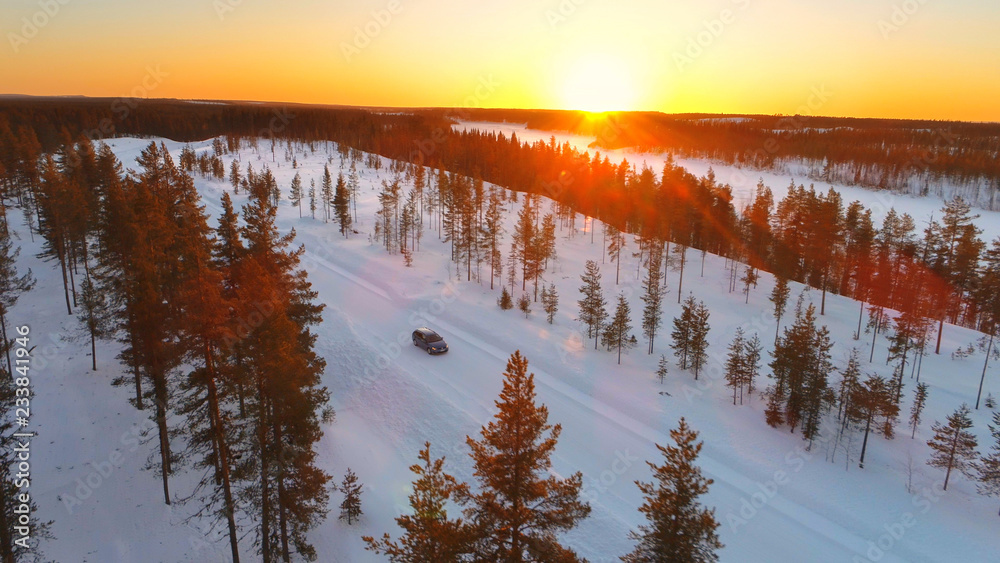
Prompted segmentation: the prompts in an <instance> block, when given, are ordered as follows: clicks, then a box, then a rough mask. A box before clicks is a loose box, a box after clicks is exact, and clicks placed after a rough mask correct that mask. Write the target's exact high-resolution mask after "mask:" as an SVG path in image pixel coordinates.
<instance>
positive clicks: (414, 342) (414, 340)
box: [413, 338, 417, 346]
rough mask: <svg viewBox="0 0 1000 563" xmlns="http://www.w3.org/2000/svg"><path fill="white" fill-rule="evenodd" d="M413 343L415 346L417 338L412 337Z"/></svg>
mask: <svg viewBox="0 0 1000 563" xmlns="http://www.w3.org/2000/svg"><path fill="white" fill-rule="evenodd" d="M413 345H414V346H417V339H416V338H414V339H413Z"/></svg>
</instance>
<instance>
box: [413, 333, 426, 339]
mask: <svg viewBox="0 0 1000 563" xmlns="http://www.w3.org/2000/svg"><path fill="white" fill-rule="evenodd" d="M413 337H414V338H416V339H417V340H423V339H424V335H423V334H421V333H419V332H414V333H413Z"/></svg>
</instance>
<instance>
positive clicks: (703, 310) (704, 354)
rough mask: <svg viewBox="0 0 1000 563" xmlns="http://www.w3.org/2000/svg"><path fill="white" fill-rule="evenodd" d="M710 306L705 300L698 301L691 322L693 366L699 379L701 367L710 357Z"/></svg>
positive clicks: (691, 358) (695, 375)
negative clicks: (707, 305) (706, 304)
mask: <svg viewBox="0 0 1000 563" xmlns="http://www.w3.org/2000/svg"><path fill="white" fill-rule="evenodd" d="M708 317H709V313H708V307H706V306H705V303H704V302H703V301H699V302H698V306H697V307H696V308H695V309H694V311H693V316H692V324H691V344H690V346H691V350H690V352H689V353H690V360H691V367H692V368H694V378H695V380H697V379H698V373H699V372H701V367H702V366H703V365H704V364H705V361H706V360H707V359H708V331H709V328H710V327H709V325H708Z"/></svg>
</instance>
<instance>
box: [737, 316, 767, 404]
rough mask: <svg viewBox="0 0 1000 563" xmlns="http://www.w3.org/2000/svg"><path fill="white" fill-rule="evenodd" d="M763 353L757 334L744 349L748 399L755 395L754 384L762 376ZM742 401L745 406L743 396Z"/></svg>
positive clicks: (748, 340)
mask: <svg viewBox="0 0 1000 563" xmlns="http://www.w3.org/2000/svg"><path fill="white" fill-rule="evenodd" d="M763 351H764V350H763V347H762V346H761V343H760V337H759V336H757V333H756V332H755V333H753V336H752V337H750V338H749V339H747V340H746V343H745V345H744V348H743V359H744V364H743V368H744V371H743V384H744V385H746V389H747V390H746V394H747V396H748V397H749V396H750V395H752V394H753V390H754V384H755V383H756V381H757V376H759V375H760V359H761V354H762V353H763ZM740 401H741V402H740V404H743V403H742V395H741V397H740Z"/></svg>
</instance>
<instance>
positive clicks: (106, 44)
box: [0, 0, 1000, 121]
mask: <svg viewBox="0 0 1000 563" xmlns="http://www.w3.org/2000/svg"><path fill="white" fill-rule="evenodd" d="M345 3H346V2H332V1H320V0H292V1H287V0H286V1H284V2H276V1H267V0H174V1H172V2H155V3H154V2H135V1H127V0H34V1H31V0H5V1H4V2H3V3H2V4H0V22H2V23H0V29H2V31H3V33H4V36H5V40H6V41H5V42H6V45H3V46H2V47H0V53H2V54H0V69H2V72H0V92H2V93H19V94H37V95H54V94H66V95H69V94H82V95H89V96H128V95H136V96H148V97H177V98H209V99H244V100H276V101H295V102H312V103H330V104H350V105H380V106H464V105H474V106H481V107H527V108H532V107H542V108H568V109H588V110H615V109H642V110H659V111H664V112H713V113H763V114H773V113H783V114H794V113H802V114H813V115H837V116H864V117H907V118H933V119H960V120H975V121H1000V103H997V100H1000V39H998V38H997V30H1000V2H996V0H949V1H948V2H943V1H940V0H840V1H838V2H820V1H818V0H701V1H693V0H672V1H670V2H664V1H661V0H657V1H652V0H650V1H628V0H617V1H613V0H503V1H501V2H484V1H469V0H465V1H458V0H448V1H433V0H372V1H368V0H365V1H360V2H350V7H344V6H343V5H342V4H345Z"/></svg>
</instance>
